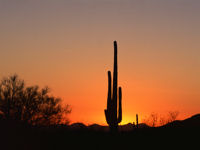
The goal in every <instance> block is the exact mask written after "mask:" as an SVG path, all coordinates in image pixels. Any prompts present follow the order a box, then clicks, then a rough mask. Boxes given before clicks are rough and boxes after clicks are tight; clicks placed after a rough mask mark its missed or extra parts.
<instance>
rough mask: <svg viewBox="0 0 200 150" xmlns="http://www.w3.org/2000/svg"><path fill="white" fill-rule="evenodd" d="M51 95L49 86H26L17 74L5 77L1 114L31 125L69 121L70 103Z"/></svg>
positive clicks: (0, 91)
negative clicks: (64, 102)
mask: <svg viewBox="0 0 200 150" xmlns="http://www.w3.org/2000/svg"><path fill="white" fill-rule="evenodd" d="M61 102H62V100H61V99H60V98H56V97H54V96H50V95H49V88H48V87H45V88H42V89H39V87H38V86H30V87H25V83H24V81H23V80H20V79H19V78H18V76H17V75H13V76H10V77H7V78H3V80H2V81H1V83H0V112H1V113H0V114H1V116H2V118H3V119H5V120H16V121H22V122H25V123H28V124H31V125H52V124H61V123H68V119H67V117H66V115H67V114H69V113H70V112H71V109H70V107H69V105H65V106H63V105H61Z"/></svg>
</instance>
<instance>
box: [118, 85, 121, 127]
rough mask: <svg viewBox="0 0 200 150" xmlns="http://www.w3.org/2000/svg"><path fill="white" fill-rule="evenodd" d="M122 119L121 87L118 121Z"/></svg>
mask: <svg viewBox="0 0 200 150" xmlns="http://www.w3.org/2000/svg"><path fill="white" fill-rule="evenodd" d="M121 121H122V88H121V87H119V110H118V118H117V123H120V122H121Z"/></svg>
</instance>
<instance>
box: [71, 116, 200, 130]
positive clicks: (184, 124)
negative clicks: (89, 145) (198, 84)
mask: <svg viewBox="0 0 200 150" xmlns="http://www.w3.org/2000/svg"><path fill="white" fill-rule="evenodd" d="M68 127H69V129H70V130H91V131H109V127H108V126H102V125H98V124H92V125H88V126H87V125H85V124H83V123H73V124H71V125H69V126H68ZM171 127H175V128H193V127H196V128H198V127H199V128H200V114H196V115H193V116H192V117H190V118H187V119H185V120H175V121H173V122H171V123H168V124H166V125H163V126H161V128H171ZM138 128H140V129H142V128H150V127H149V126H148V125H146V124H144V123H140V124H139V125H138ZM134 129H136V126H135V125H134V124H132V123H128V124H125V125H119V131H132V130H134Z"/></svg>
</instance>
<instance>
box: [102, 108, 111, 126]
mask: <svg viewBox="0 0 200 150" xmlns="http://www.w3.org/2000/svg"><path fill="white" fill-rule="evenodd" d="M104 112H105V116H106V122H107V124H109V125H110V124H111V122H110V117H109V113H108V110H107V109H105V110H104Z"/></svg>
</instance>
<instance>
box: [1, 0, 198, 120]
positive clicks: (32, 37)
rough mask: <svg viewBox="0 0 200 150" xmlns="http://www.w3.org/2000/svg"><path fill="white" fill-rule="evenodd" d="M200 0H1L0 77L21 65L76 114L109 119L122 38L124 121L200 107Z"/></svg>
mask: <svg viewBox="0 0 200 150" xmlns="http://www.w3.org/2000/svg"><path fill="white" fill-rule="evenodd" d="M199 7H200V2H198V1H195V0H191V1H187V0H176V1H174V0H168V1H165V2H164V1H158V0H144V1H140V0H133V1H129V0H125V1H123V2H121V1H120V0H116V1H114V0H109V1H106V0H105V1H101V2H100V1H99V2H98V1H92V0H85V1H81V0H76V1H73V2H69V1H62V0H58V1H51V0H49V1H47V0H44V1H39V0H38V1H37V0H36V1H26V0H21V1H19V2H16V1H9V2H8V1H1V2H0V19H1V24H0V41H1V44H0V77H3V76H7V75H10V74H13V73H17V74H18V75H19V76H20V78H22V79H24V80H25V81H26V83H27V84H28V85H30V84H33V85H35V84H37V85H40V86H41V87H42V86H45V85H48V86H49V87H50V88H51V89H52V93H53V94H54V95H55V96H59V97H61V98H62V99H63V100H64V102H65V103H67V104H70V105H71V107H72V113H71V114H70V116H69V117H70V120H71V122H72V123H73V122H83V123H85V124H92V123H99V124H105V123H106V122H105V116H104V109H105V108H106V99H107V71H108V70H112V69H113V41H114V40H117V41H118V47H119V50H118V53H119V55H118V67H119V68H118V71H119V74H118V75H119V82H118V83H119V85H121V86H122V92H123V93H122V94H123V97H122V106H123V108H122V109H123V121H122V124H124V123H128V122H133V121H135V115H136V113H138V114H139V121H142V119H143V118H145V116H148V115H149V114H150V113H151V112H156V113H158V114H167V112H168V111H179V112H180V115H179V119H184V118H186V117H189V116H191V115H193V114H195V113H199V111H200V92H199V91H200V69H199V68H200V59H199V56H200V44H199V39H200V30H199V26H200V21H199V14H200V10H199Z"/></svg>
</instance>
